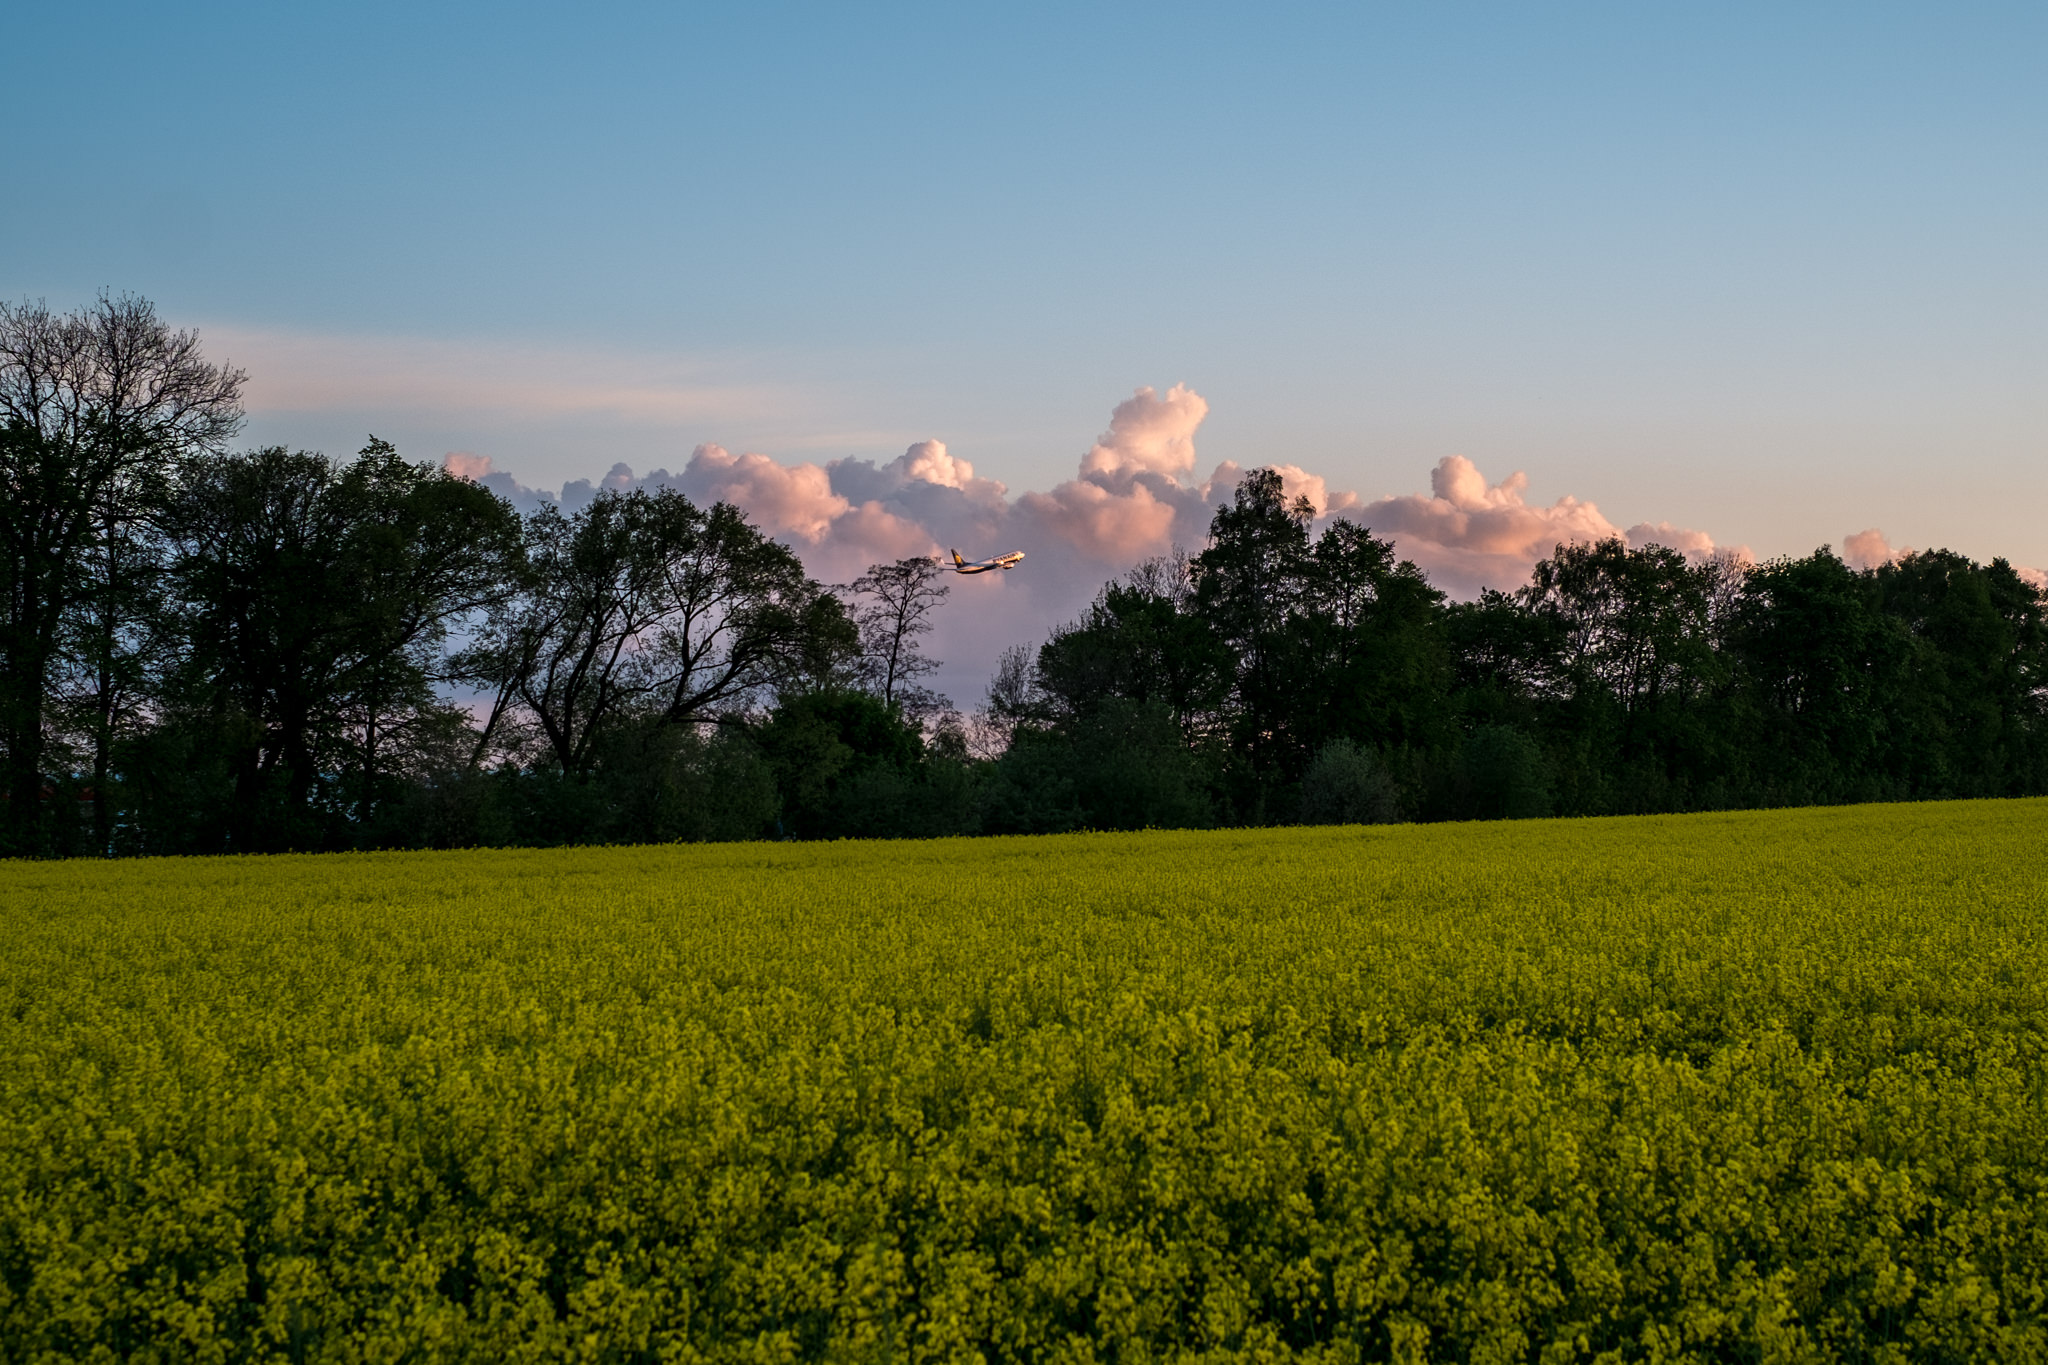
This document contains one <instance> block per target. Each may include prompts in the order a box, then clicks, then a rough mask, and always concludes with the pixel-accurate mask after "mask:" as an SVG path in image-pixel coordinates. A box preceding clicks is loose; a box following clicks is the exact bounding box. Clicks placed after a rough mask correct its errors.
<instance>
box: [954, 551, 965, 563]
mask: <svg viewBox="0 0 2048 1365" xmlns="http://www.w3.org/2000/svg"><path fill="white" fill-rule="evenodd" d="M950 553H951V554H952V556H953V563H954V564H955V565H960V564H965V563H966V562H967V561H966V560H964V559H962V558H961V557H960V552H959V551H958V550H953V551H950Z"/></svg>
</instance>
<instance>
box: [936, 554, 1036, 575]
mask: <svg viewBox="0 0 2048 1365" xmlns="http://www.w3.org/2000/svg"><path fill="white" fill-rule="evenodd" d="M1023 559H1024V552H1023V551H1022V550H1012V551H1010V553H1008V554H1006V555H997V556H996V557H995V558H994V559H962V558H961V557H960V552H959V551H958V550H955V551H953V572H954V573H987V572H988V571H989V570H990V569H1014V568H1016V567H1017V565H1018V564H1020V563H1022V562H1023Z"/></svg>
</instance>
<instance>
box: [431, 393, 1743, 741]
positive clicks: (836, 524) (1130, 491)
mask: <svg viewBox="0 0 2048 1365" xmlns="http://www.w3.org/2000/svg"><path fill="white" fill-rule="evenodd" d="M1208 412H1209V405H1208V403H1207V402H1206V401H1205V400H1204V399H1203V398H1202V396H1201V395H1200V394H1198V393H1196V392H1194V391H1193V390H1192V389H1189V388H1188V387H1186V386H1185V385H1175V386H1174V387H1172V388H1170V389H1168V390H1167V391H1166V392H1165V393H1163V394H1162V393H1160V392H1158V391H1157V390H1156V389H1152V388H1141V389H1139V390H1137V391H1136V392H1135V393H1133V394H1132V395H1131V396H1130V397H1129V398H1127V399H1125V400H1124V401H1123V402H1121V403H1119V404H1117V406H1116V408H1115V410H1114V411H1112V412H1111V414H1110V419H1109V427H1108V429H1107V430H1106V431H1104V432H1103V433H1102V434H1101V435H1100V436H1098V437H1097V438H1096V440H1095V443H1094V444H1093V445H1092V446H1090V447H1089V449H1088V450H1087V451H1086V453H1084V454H1083V455H1082V456H1081V459H1080V462H1079V467H1078V468H1077V470H1076V471H1075V476H1074V477H1073V478H1071V479H1068V480H1066V481H1065V482H1063V483H1060V484H1058V485H1056V486H1054V487H1053V488H1050V489H1048V490H1046V491H1044V492H1023V493H1018V494H1014V495H1013V494H1012V493H1011V492H1010V490H1009V489H1008V488H1006V487H1005V486H1004V485H1003V484H1002V483H1000V482H998V481H997V480H994V479H988V478H983V477H981V476H980V475H978V474H976V473H975V471H974V466H973V464H972V463H970V462H969V461H968V460H966V459H963V458H961V457H960V456H959V455H956V454H954V453H953V452H952V451H951V450H949V449H948V448H947V446H946V444H945V443H944V442H943V441H937V440H928V441H920V442H918V443H917V444H915V445H913V446H911V447H910V448H909V449H907V450H905V451H904V452H903V454H902V455H900V456H898V457H897V458H895V459H894V460H890V461H888V462H886V463H882V464H877V463H875V462H873V461H870V460H861V459H839V460H830V461H826V462H824V463H822V464H820V463H810V462H803V463H785V462H783V461H781V460H777V459H775V458H773V457H771V456H768V455H763V454H758V453H745V454H738V455H735V454H733V453H732V452H731V451H729V450H727V449H725V448H724V447H722V446H716V445H700V446H698V447H697V448H696V449H695V450H694V451H692V452H691V454H690V458H689V460H688V461H687V462H686V463H685V464H684V465H683V467H682V468H681V469H680V470H678V471H675V472H670V471H669V470H667V469H656V470H653V471H651V472H649V473H647V474H644V475H636V474H635V473H634V472H633V470H631V469H630V468H628V467H627V466H626V465H624V464H617V465H614V466H613V467H612V468H611V470H610V471H609V472H608V473H606V474H605V476H604V477H603V478H601V479H598V480H596V481H595V482H593V481H591V480H588V479H579V480H576V481H575V482H573V483H569V484H565V485H564V486H563V487H562V489H561V490H560V491H559V493H549V492H544V491H541V490H537V489H533V488H528V487H526V486H524V485H522V484H521V483H519V482H518V480H517V479H515V478H514V477H513V476H512V475H511V474H509V473H507V472H505V471H502V470H498V469H496V468H495V467H494V466H493V465H492V463H491V461H490V459H489V458H488V457H486V456H483V455H478V454H474V453H471V452H452V453H450V454H449V455H448V457H447V465H448V468H449V469H451V470H453V471H454V472H455V473H457V474H460V475H462V476H463V477H465V478H470V479H474V480H476V481H477V482H478V483H481V484H483V485H484V486H485V487H487V488H490V489H492V490H493V491H495V492H497V493H499V494H501V495H502V496H504V497H506V498H508V499H509V500H510V501H511V502H512V503H513V504H514V505H515V506H518V507H520V508H522V509H523V510H528V511H530V510H532V509H534V508H535V507H538V506H540V505H541V504H542V503H545V502H555V503H558V504H560V505H561V506H562V507H563V509H564V510H566V511H571V512H573V511H575V510H576V509H577V508H579V507H581V506H583V505H585V504H587V503H588V502H589V501H590V500H591V499H592V498H594V497H595V496H597V493H598V491H599V490H601V489H605V488H615V489H628V488H634V487H648V488H655V487H670V488H676V489H679V490H680V491H682V492H683V493H685V494H687V495H688V496H689V497H691V498H692V499H694V500H697V501H700V502H712V501H725V502H730V503H733V504H734V505H736V506H738V507H740V508H742V509H744V510H745V511H746V512H747V514H748V515H749V516H750V517H752V518H753V519H754V521H755V522H756V524H758V525H760V526H761V527H762V528H763V529H764V530H766V531H767V532H768V533H769V534H771V535H774V536H776V537H777V538H779V539H781V540H782V541H783V542H784V543H786V544H788V545H789V546H790V547H791V548H793V549H795V550H796V551H797V552H798V553H799V554H800V555H802V556H803V559H804V561H805V563H806V564H807V565H808V566H809V568H810V570H811V572H812V573H813V574H815V575H817V576H818V577H819V578H821V579H824V580H826V581H828V582H846V581H848V580H850V579H852V578H853V577H854V576H855V575H857V574H858V573H860V572H861V570H862V569H864V568H865V567H866V566H868V565H869V564H872V563H876V562H878V561H881V560H885V559H895V558H900V557H903V556H906V555H915V554H929V553H936V552H940V551H944V550H948V549H952V548H956V547H957V548H958V549H959V550H960V551H961V552H962V553H963V554H966V555H968V556H970V557H977V558H978V557H982V556H986V555H991V554H997V553H1002V552H1006V551H1010V550H1023V551H1024V552H1025V553H1026V556H1027V562H1026V563H1025V564H1024V565H1023V566H1022V567H1021V568H1019V569H1017V570H1016V571H1015V572H1013V573H1005V574H982V575H977V576H975V577H971V578H960V579H956V580H954V581H953V583H952V586H953V589H954V591H953V594H952V597H951V599H950V600H949V601H948V603H947V604H946V606H945V608H943V609H942V613H941V620H940V622H939V628H938V631H937V633H936V634H935V636H934V638H933V641H932V643H933V650H932V652H933V654H934V655H935V656H936V657H939V658H941V659H945V660H947V661H948V665H949V666H948V667H947V668H946V669H945V670H944V671H943V672H942V674H941V676H940V678H939V680H938V681H939V682H940V684H941V686H942V688H943V689H944V690H946V691H948V692H949V694H950V695H952V696H953V697H954V699H955V700H956V701H959V702H963V703H971V702H973V701H974V700H975V699H977V698H978V696H979V692H980V689H981V688H982V686H983V685H984V684H985V682H986V680H987V677H988V674H989V671H990V670H991V669H992V667H993V665H994V662H995V658H996V656H997V654H999V653H1000V651H1001V650H1002V649H1003V648H1004V647H1005V646H1007V645H1011V644H1017V643H1036V642H1037V641H1039V640H1042V639H1043V638H1044V636H1045V633H1046V632H1047V631H1048V630H1049V629H1051V628H1052V627H1053V626H1054V625H1057V624H1059V623H1060V622H1063V621H1069V620H1072V619H1073V618H1074V617H1075V616H1076V615H1077V614H1078V613H1079V612H1080V610H1081V608H1082V607H1083V606H1085V605H1086V603H1087V602H1088V600H1089V599H1090V598H1091V597H1092V596H1093V595H1094V593H1095V592H1096V590H1097V589H1099V588H1100V587H1101V585H1102V584H1103V582H1104V581H1106V580H1107V579H1110V578H1114V577H1116V576H1118V575H1119V574H1121V573H1123V572H1124V571H1125V570H1127V569H1129V568H1130V567H1131V566H1132V565H1133V564H1136V563H1138V562H1139V561H1140V560H1143V559H1146V558H1148V557H1150V556H1152V555H1156V554H1163V553H1166V552H1167V551H1169V550H1171V549H1172V548H1173V547H1174V546H1175V545H1182V546H1186V547H1188V548H1190V549H1199V548H1200V547H1201V546H1202V545H1203V543H1204V542H1205V541H1206V539H1207V537H1208V532H1209V523H1210V520H1211V518H1212V517H1213V516H1214V515H1215V511H1216V508H1217V507H1218V506H1220V505H1222V504H1225V503H1228V502H1229V501H1230V498H1231V495H1232V493H1233V491H1234V490H1235V489H1236V487H1237V485H1238V483H1239V482H1240V481H1241V480H1242V479H1243V477H1244V472H1245V471H1244V470H1243V469H1241V468H1240V467H1239V466H1238V465H1236V464H1235V463H1233V462H1230V461H1227V460H1226V461H1224V462H1222V463H1220V464H1218V465H1216V466H1215V467H1214V468H1213V469H1212V470H1211V471H1210V473H1209V474H1208V476H1207V477H1206V478H1201V479H1199V480H1198V479H1197V478H1196V475H1195V471H1196V469H1197V468H1198V467H1199V459H1198V456H1197V452H1196V449H1195V435H1196V432H1197V430H1198V429H1199V428H1200V427H1201V425H1202V422H1203V420H1204V419H1205V418H1206V417H1207V416H1208ZM1270 467H1272V468H1275V469H1278V470H1279V471H1280V474H1281V478H1282V481H1283V484H1284V486H1285V487H1286V490H1287V492H1288V493H1289V494H1290V495H1299V496H1302V497H1306V498H1307V499H1308V500H1309V501H1310V503H1311V504H1313V505H1314V507H1315V508H1316V513H1317V520H1318V522H1319V523H1327V522H1328V521H1329V520H1330V519H1331V518H1333V517H1338V516H1343V517H1349V518H1351V519H1352V520H1354V521H1357V522H1360V523H1362V524H1364V525H1366V526H1369V527H1371V528H1372V529H1373V531H1374V532H1376V533H1377V534H1379V535H1382V536H1385V537H1387V538H1389V539H1391V540H1392V541H1393V542H1394V544H1395V547H1396V549H1397V551H1398V552H1399V554H1400V555H1401V556H1402V557H1403V558H1407V559H1412V560H1414V561H1415V562H1416V563H1417V564H1418V565H1420V566H1421V567H1422V568H1423V569H1424V571H1426V572H1427V573H1428V574H1429V576H1430V579H1431V581H1432V582H1434V583H1436V584H1437V586H1439V587H1441V588H1444V589H1445V590H1446V591H1449V592H1451V593H1453V594H1454V595H1458V596H1471V595H1473V594H1475V593H1477V592H1478V591H1479V590H1480V589H1481V588H1483V587H1495V588H1503V589H1506V588H1514V587H1517V586H1519V585H1521V584H1522V583H1524V582H1526V581H1527V579H1528V576H1529V571H1530V569H1531V568H1532V567H1533V566H1534V565H1535V563H1536V561H1537V560H1539V559H1542V558H1544V557H1545V556H1547V555H1548V554H1550V553H1551V551H1552V549H1553V548H1554V547H1555V546H1557V545H1558V544H1559V543H1561V542H1568V541H1593V540H1602V539H1607V538H1609V537H1613V536H1621V537H1623V538H1625V539H1626V540H1627V541H1628V542H1629V543H1630V544H1631V545H1636V546H1642V545H1647V544H1652V543H1655V544H1661V545H1667V546H1670V547H1672V548H1674V549H1678V550H1682V551H1684V552H1685V553H1686V554H1688V555H1690V556H1695V557H1702V556H1705V555H1709V554H1712V553H1714V552H1715V551H1716V549H1717V548H1719V547H1717V546H1716V545H1715V542H1714V541H1713V539H1712V537H1710V536H1708V535H1707V534H1706V533H1705V532H1703V531H1696V530H1691V529H1687V528H1684V527H1679V526H1674V525H1673V524H1672V523H1670V522H1668V521H1666V522H1656V523H1649V522H1644V523H1639V524H1637V525H1634V526H1630V527H1627V528H1626V529H1624V528H1622V527H1620V526H1617V525H1616V524H1615V523H1613V522H1611V521H1609V520H1608V519H1607V518H1606V517H1605V516H1603V515H1602V514H1601V512H1600V509H1599V508H1598V507H1597V506H1596V505H1595V504H1593V503H1591V502H1586V501H1582V500H1580V499H1578V498H1575V497H1563V498H1559V499H1558V500H1557V501H1556V502H1554V503H1551V504H1549V505H1547V506H1545V505H1540V504H1532V503H1531V502H1529V501H1528V499H1527V496H1526V493H1527V489H1528V485H1529V480H1528V476H1527V475H1526V474H1523V473H1521V472H1519V471H1517V472H1515V473H1512V474H1510V475H1508V476H1507V477H1506V478H1504V479H1501V480H1500V481H1499V482H1497V483H1489V482H1488V481H1487V478H1486V476H1485V475H1484V474H1483V473H1481V472H1480V470H1479V468H1478V467H1477V466H1476V465H1474V464H1473V463H1472V461H1470V460H1468V459H1466V458H1465V457H1463V456H1460V455H1452V456H1447V457H1445V458H1444V459H1442V460H1440V461H1438V463H1437V466H1436V468H1435V469H1434V470H1432V471H1431V473H1430V476H1429V485H1430V492H1429V493H1428V494H1427V495H1422V494H1407V495H1400V496H1388V497H1381V498H1378V499H1376V500H1373V501H1370V502H1368V501H1366V500H1364V499H1362V498H1360V497H1359V495H1358V494H1356V493H1354V492H1350V491H1346V490H1342V489H1333V488H1332V487H1331V486H1330V483H1329V481H1328V480H1327V479H1326V478H1325V477H1324V476H1322V475H1319V474H1314V473H1311V472H1310V471H1308V470H1307V469H1305V468H1303V467H1301V466H1299V465H1296V464H1291V463H1286V462H1279V461H1276V462H1275V463H1273V464H1272V465H1271V466H1270ZM1735 553H1737V554H1740V555H1743V556H1746V555H1747V553H1748V552H1747V550H1746V548H1742V547H1737V548H1736V550H1735Z"/></svg>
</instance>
